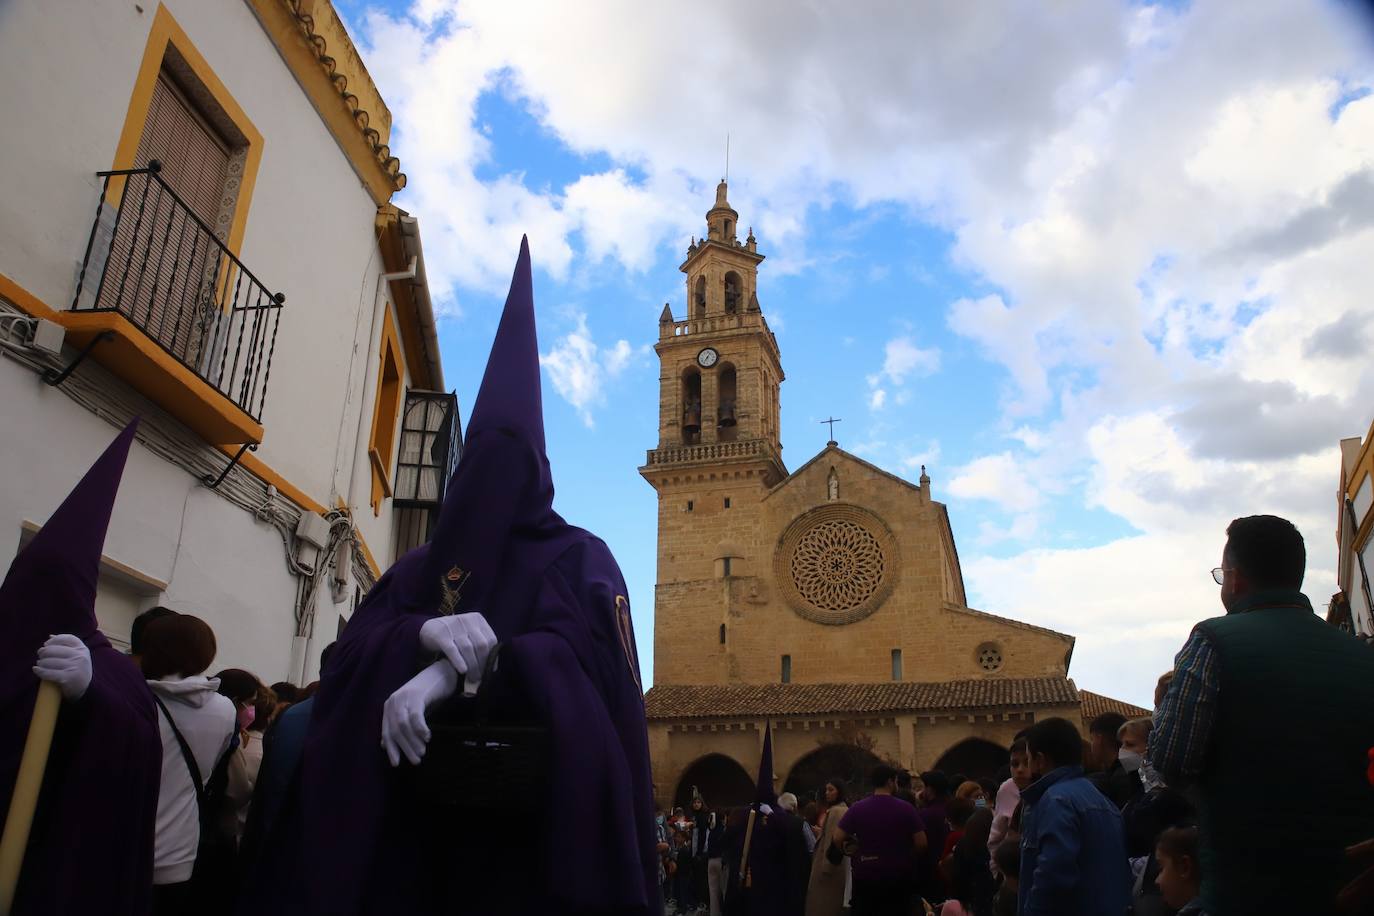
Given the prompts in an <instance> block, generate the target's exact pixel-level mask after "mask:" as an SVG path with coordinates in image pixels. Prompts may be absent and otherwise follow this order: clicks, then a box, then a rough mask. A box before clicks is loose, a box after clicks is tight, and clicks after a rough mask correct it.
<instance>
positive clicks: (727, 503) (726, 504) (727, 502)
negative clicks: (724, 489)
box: [725, 496, 730, 509]
mask: <svg viewBox="0 0 1374 916" xmlns="http://www.w3.org/2000/svg"><path fill="white" fill-rule="evenodd" d="M725 508H727V509H728V508H730V497H728V496H727V497H725Z"/></svg>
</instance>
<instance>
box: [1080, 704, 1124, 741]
mask: <svg viewBox="0 0 1374 916" xmlns="http://www.w3.org/2000/svg"><path fill="white" fill-rule="evenodd" d="M1125 724H1126V717H1125V716H1123V715H1122V714H1121V713H1119V712H1104V713H1103V714H1102V715H1100V716H1098V717H1097V718H1096V719H1093V721H1092V724H1091V725H1089V726H1088V734H1090V735H1101V736H1102V737H1104V738H1106V739H1107V740H1108V741H1110V742H1112V743H1113V744H1115V745H1116V746H1117V747H1120V746H1121V739H1120V738H1118V737H1117V735H1118V734H1119V733H1120V731H1121V726H1123V725H1125Z"/></svg>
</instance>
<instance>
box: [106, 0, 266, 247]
mask: <svg viewBox="0 0 1374 916" xmlns="http://www.w3.org/2000/svg"><path fill="white" fill-rule="evenodd" d="M169 47H175V48H176V50H177V52H178V53H179V54H180V55H181V57H182V58H183V59H184V60H185V61H186V63H187V65H188V66H189V67H190V68H191V72H192V73H194V74H195V77H196V79H197V80H198V81H199V82H200V84H201V85H202V86H204V87H205V89H206V91H208V92H209V93H210V95H211V97H212V98H214V100H215V103H216V104H217V105H219V107H220V108H221V109H223V111H224V114H225V115H227V116H228V118H229V120H231V121H233V122H234V126H235V127H237V128H238V129H239V131H240V132H242V133H243V136H244V137H245V138H247V140H248V149H247V156H246V157H245V160H244V163H243V178H242V180H241V182H240V184H239V193H238V197H237V198H236V200H235V202H234V215H233V218H232V219H231V220H230V223H229V235H228V238H226V239H225V245H226V246H228V248H229V250H230V251H231V252H233V253H234V255H235V256H238V255H239V253H240V251H239V249H240V246H242V244H243V234H244V230H245V229H246V228H247V226H248V204H249V201H250V200H252V197H253V186H254V185H255V184H256V183H257V177H258V167H259V166H260V165H261V164H262V134H261V133H259V131H258V129H257V128H256V127H255V126H254V125H253V122H252V121H250V120H249V119H248V115H247V113H245V112H244V110H243V108H242V107H241V106H240V105H239V103H238V102H237V101H235V99H234V97H233V96H232V95H230V93H229V90H228V88H227V87H226V86H225V85H224V83H223V81H221V80H220V78H219V77H218V76H217V75H216V74H215V71H214V70H213V69H211V67H210V64H209V62H208V61H206V59H205V55H203V54H201V53H200V50H199V49H197V48H196V46H195V44H194V43H192V41H191V39H190V36H188V35H187V34H186V31H185V30H184V29H183V28H182V27H181V26H180V25H178V24H177V21H176V19H174V18H173V17H172V14H171V12H170V11H168V9H167V7H166V6H165V5H163V4H161V3H159V4H158V6H157V12H156V13H154V14H153V24H152V27H151V29H149V32H148V44H147V46H146V47H145V48H144V50H143V60H142V62H141V63H140V64H139V66H138V76H137V77H136V78H135V80H134V89H133V93H132V95H131V96H130V98H129V109H128V111H127V112H126V113H125V115H124V127H123V129H122V130H121V131H120V134H119V143H118V145H117V146H116V147H115V156H114V162H113V164H112V165H111V166H110V168H111V169H131V168H133V167H134V159H135V157H136V156H137V154H138V144H139V141H140V140H141V139H142V137H143V127H144V125H145V124H146V123H147V120H148V109H149V107H150V106H151V105H152V103H153V89H154V87H155V86H156V85H157V80H158V76H159V74H161V72H162V64H163V60H164V59H165V58H166V57H167V49H168V48H169ZM123 194H124V183H123V181H122V180H120V179H118V178H116V179H112V180H111V181H110V190H109V194H108V195H107V199H108V200H109V202H110V203H112V204H114V205H115V206H118V205H119V202H120V200H121V199H122V197H123Z"/></svg>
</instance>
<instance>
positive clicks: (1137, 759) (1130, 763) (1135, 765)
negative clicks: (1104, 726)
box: [1116, 747, 1145, 773]
mask: <svg viewBox="0 0 1374 916" xmlns="http://www.w3.org/2000/svg"><path fill="white" fill-rule="evenodd" d="M1116 759H1117V760H1120V761H1121V766H1122V767H1123V768H1124V769H1125V770H1126V772H1127V773H1134V772H1135V771H1136V770H1138V769H1140V766H1141V764H1143V763H1144V762H1145V758H1144V757H1143V756H1141V755H1140V754H1138V753H1137V752H1135V751H1128V750H1126V749H1125V748H1124V747H1123V748H1122V749H1121V750H1120V751H1118V752H1117V755H1116Z"/></svg>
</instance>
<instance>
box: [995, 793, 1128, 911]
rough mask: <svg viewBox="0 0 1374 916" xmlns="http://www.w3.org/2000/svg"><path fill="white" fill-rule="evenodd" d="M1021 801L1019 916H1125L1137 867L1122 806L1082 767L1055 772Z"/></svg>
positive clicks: (1024, 794) (1022, 796)
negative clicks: (1129, 854)
mask: <svg viewBox="0 0 1374 916" xmlns="http://www.w3.org/2000/svg"><path fill="white" fill-rule="evenodd" d="M1021 804H1022V806H1023V808H1022V812H1021V893H1020V900H1019V906H1018V908H1017V912H1018V913H1020V916H1122V914H1123V913H1125V912H1126V908H1127V907H1128V906H1129V905H1130V902H1131V869H1130V865H1129V864H1128V863H1127V861H1126V840H1125V834H1124V832H1123V830H1122V826H1121V812H1120V811H1118V810H1117V809H1116V805H1114V804H1112V803H1111V802H1110V801H1109V800H1108V799H1107V798H1106V797H1105V796H1104V795H1103V794H1102V793H1101V792H1100V791H1098V789H1097V787H1096V786H1094V785H1093V784H1092V783H1091V782H1089V781H1088V779H1087V778H1086V777H1085V776H1084V775H1083V768H1082V767H1079V766H1068V767H1059V768H1058V769H1056V770H1051V771H1050V772H1048V773H1046V774H1045V775H1044V776H1042V777H1040V778H1039V779H1038V780H1036V781H1035V782H1034V783H1032V784H1031V785H1030V786H1028V787H1027V788H1026V790H1025V791H1024V792H1022V793H1021Z"/></svg>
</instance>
